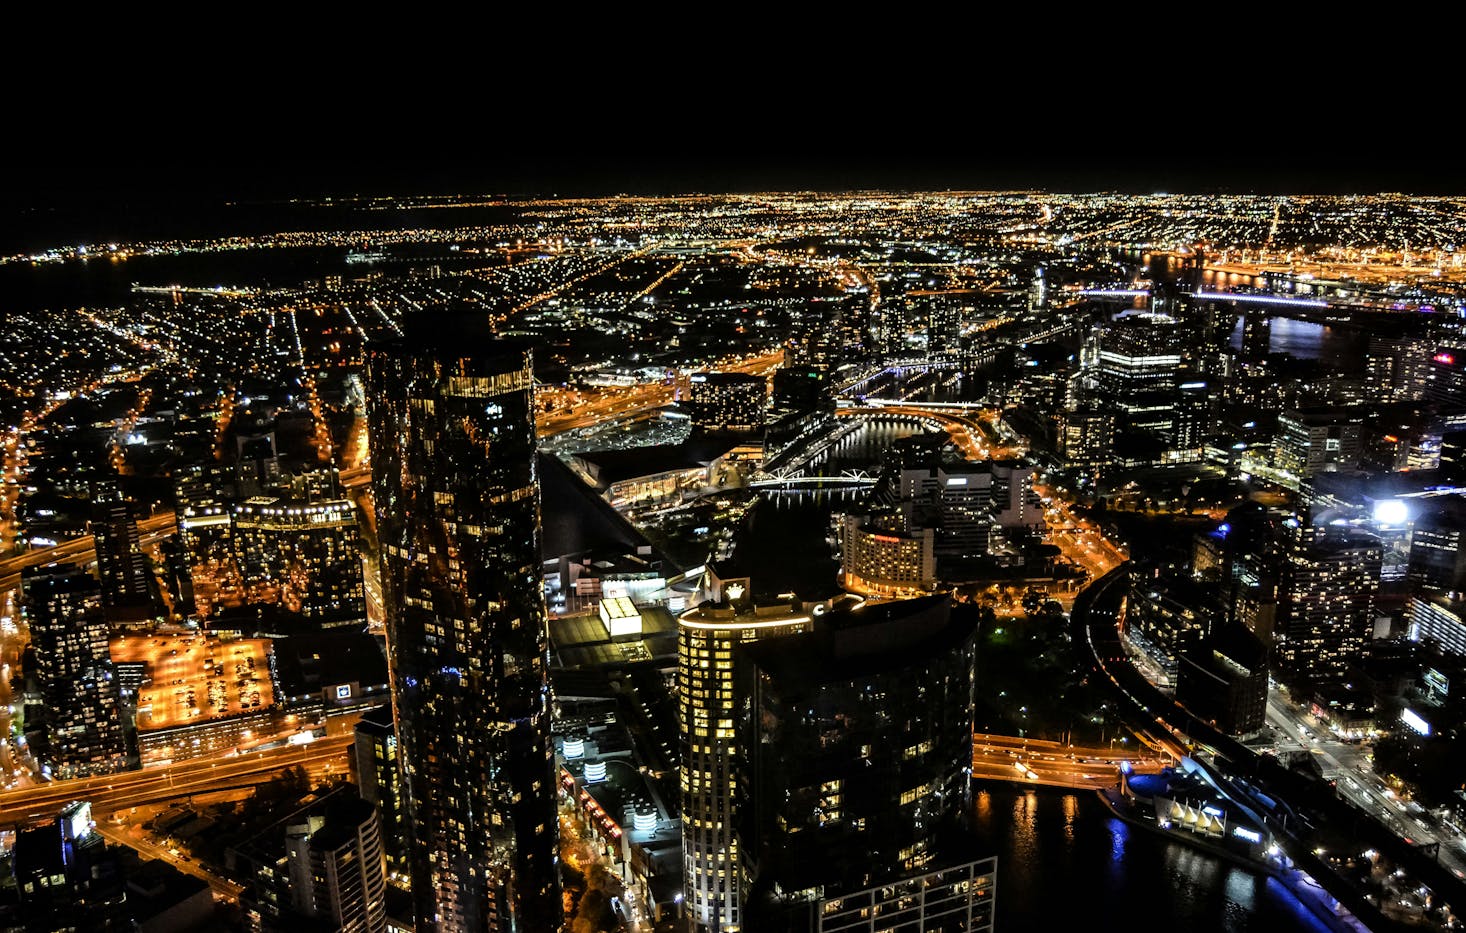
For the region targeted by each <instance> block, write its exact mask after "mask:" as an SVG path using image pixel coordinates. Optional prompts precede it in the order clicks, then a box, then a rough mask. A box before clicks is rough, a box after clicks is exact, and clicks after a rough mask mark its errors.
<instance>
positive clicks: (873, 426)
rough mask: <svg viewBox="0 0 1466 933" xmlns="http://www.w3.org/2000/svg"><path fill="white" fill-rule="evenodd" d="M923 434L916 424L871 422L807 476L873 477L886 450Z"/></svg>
mask: <svg viewBox="0 0 1466 933" xmlns="http://www.w3.org/2000/svg"><path fill="white" fill-rule="evenodd" d="M922 431H923V429H922V428H921V427H920V426H919V425H916V424H908V423H904V422H879V421H877V422H868V423H866V424H864V425H862V426H861V427H860V428H859V429H858V430H856V431H854V432H852V433H850V434H848V435H846V436H845V437H843V438H841V439H840V440H839V441H837V442H835V443H834V444H832V445H831V446H830V448H829V449H828V450H826V451H825V452H824V453H822V454H820V455H819V456H818V457H816V458H815V459H814V460H813V461H812V462H811V463H810V465H809V468H808V470H807V472H809V473H811V474H814V475H816V476H839V475H840V474H841V473H842V472H844V471H846V470H864V471H866V472H867V473H870V474H872V475H874V474H875V473H878V472H879V471H880V467H881V462H882V460H883V458H884V457H885V453H886V449H887V448H889V447H890V446H891V444H893V443H895V441H896V440H898V439H899V438H903V437H909V436H911V435H912V434H920V433H922Z"/></svg>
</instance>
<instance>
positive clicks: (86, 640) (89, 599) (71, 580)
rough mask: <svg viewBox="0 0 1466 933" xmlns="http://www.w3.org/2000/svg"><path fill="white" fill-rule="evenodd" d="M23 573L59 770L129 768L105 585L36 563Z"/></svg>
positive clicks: (51, 752) (52, 755) (81, 772)
mask: <svg viewBox="0 0 1466 933" xmlns="http://www.w3.org/2000/svg"><path fill="white" fill-rule="evenodd" d="M21 580H22V586H23V588H24V591H25V599H26V618H27V621H28V622H29V624H30V632H31V642H32V644H33V645H34V647H35V652H36V675H37V677H38V679H39V680H40V682H41V693H42V695H43V697H44V698H45V701H46V737H47V740H48V746H49V747H48V748H47V750H46V754H47V757H48V758H49V760H50V761H51V762H52V767H53V769H54V770H55V772H56V774H57V775H58V776H60V777H84V776H86V775H91V774H108V773H111V772H113V771H120V770H122V769H123V768H124V767H126V765H127V754H126V746H125V744H124V739H123V732H122V716H121V712H120V709H119V706H118V690H117V680H116V677H115V675H114V672H113V669H112V659H111V657H110V656H109V655H108V650H107V620H106V617H105V616H104V615H103V607H102V594H101V588H100V587H99V586H98V585H97V581H96V579H95V578H94V577H92V575H91V574H89V573H87V572H86V571H83V570H78V569H64V568H54V567H40V568H31V569H28V570H26V571H24V572H23V574H22V575H21Z"/></svg>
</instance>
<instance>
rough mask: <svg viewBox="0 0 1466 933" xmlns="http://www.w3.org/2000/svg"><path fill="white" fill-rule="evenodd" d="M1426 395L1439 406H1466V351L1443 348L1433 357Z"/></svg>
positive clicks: (1427, 378) (1427, 377) (1428, 371)
mask: <svg viewBox="0 0 1466 933" xmlns="http://www.w3.org/2000/svg"><path fill="white" fill-rule="evenodd" d="M1424 395H1425V400H1426V401H1428V402H1434V403H1436V404H1437V405H1449V406H1452V407H1461V406H1466V349H1462V348H1460V347H1443V348H1441V349H1439V350H1437V351H1436V352H1435V353H1434V354H1432V355H1431V357H1430V363H1429V365H1428V366H1427V367H1426V372H1425V391H1424Z"/></svg>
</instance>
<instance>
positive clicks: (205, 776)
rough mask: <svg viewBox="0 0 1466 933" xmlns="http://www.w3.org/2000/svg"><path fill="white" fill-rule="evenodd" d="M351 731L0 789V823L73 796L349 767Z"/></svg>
mask: <svg viewBox="0 0 1466 933" xmlns="http://www.w3.org/2000/svg"><path fill="white" fill-rule="evenodd" d="M352 740H353V736H352V735H350V734H347V735H336V736H328V737H326V738H324V739H317V740H316V741H314V742H311V743H309V744H306V745H287V746H284V747H281V748H272V749H267V750H265V751H259V752H250V753H249V754H247V755H238V756H233V757H222V756H219V757H213V758H195V759H191V760H189V761H180V762H178V763H176V764H171V765H166V766H163V767H157V768H147V769H145V770H142V771H127V772H124V773H122V774H108V775H103V776H100V777H90V778H78V779H76V780H70V781H53V782H51V783H48V784H38V785H36V786H34V787H27V788H24V789H21V790H12V791H4V792H0V826H12V825H25V824H32V823H41V822H45V821H46V820H50V819H54V818H55V817H56V813H57V811H58V810H60V809H61V807H63V806H65V805H66V804H68V803H70V802H71V801H73V800H89V801H91V804H92V811H93V812H94V813H96V814H98V815H99V816H100V815H104V814H107V813H111V812H113V811H114V810H122V809H125V808H127V807H137V806H142V805H144V804H150V803H160V802H162V801H164V800H172V799H175V798H178V797H187V796H189V795H191V794H205V793H211V792H214V791H220V790H228V789H230V788H234V787H240V786H243V785H248V784H262V783H264V782H265V781H268V780H270V779H271V778H273V777H275V776H276V775H278V774H279V773H280V772H281V771H283V770H284V769H286V768H290V767H294V766H296V765H299V766H301V767H303V768H307V769H322V768H326V767H329V768H331V769H333V770H334V769H342V770H344V769H347V768H349V767H350V763H349V757H350V756H349V752H348V750H349V748H350V746H351V743H352Z"/></svg>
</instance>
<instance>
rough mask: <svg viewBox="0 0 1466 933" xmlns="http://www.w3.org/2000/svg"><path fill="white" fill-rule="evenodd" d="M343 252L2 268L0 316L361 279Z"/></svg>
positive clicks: (263, 252) (243, 253)
mask: <svg viewBox="0 0 1466 933" xmlns="http://www.w3.org/2000/svg"><path fill="white" fill-rule="evenodd" d="M347 252H348V250H347V249H346V248H344V247H342V248H328V247H301V248H295V249H250V250H238V251H231V252H219V253H210V254H208V255H181V256H138V257H135V258H132V259H126V260H115V261H114V260H112V259H107V258H102V257H98V258H94V259H87V260H80V259H78V260H74V261H70V262H54V263H35V264H31V263H11V264H8V265H4V266H0V312H4V311H43V310H60V309H64V308H105V307H116V306H119V305H123V304H126V303H127V302H128V301H130V300H131V299H132V297H133V296H132V294H131V289H132V286H133V284H134V283H136V284H139V285H184V286H191V287H197V288H206V287H210V286H214V285H247V286H254V287H266V286H287V285H298V284H300V283H301V282H304V281H306V280H307V279H319V278H321V277H322V276H325V275H329V274H332V273H337V274H356V275H360V274H361V273H362V272H364V271H365V270H366V269H367V268H368V267H367V266H360V265H358V266H348V265H347V264H346V261H345V260H346V253H347Z"/></svg>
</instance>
